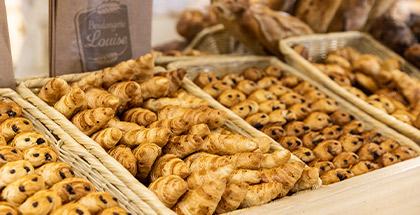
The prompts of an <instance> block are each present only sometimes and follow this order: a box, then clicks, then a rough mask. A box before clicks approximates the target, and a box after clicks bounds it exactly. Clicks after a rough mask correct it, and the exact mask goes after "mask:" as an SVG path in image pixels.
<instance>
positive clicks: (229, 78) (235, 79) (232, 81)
mask: <svg viewBox="0 0 420 215" xmlns="http://www.w3.org/2000/svg"><path fill="white" fill-rule="evenodd" d="M243 80H245V79H244V77H243V76H242V75H239V74H235V73H231V74H226V75H225V76H223V78H222V81H224V82H226V83H228V84H229V85H230V86H232V87H233V86H235V85H236V84H238V83H239V82H240V81H243Z"/></svg>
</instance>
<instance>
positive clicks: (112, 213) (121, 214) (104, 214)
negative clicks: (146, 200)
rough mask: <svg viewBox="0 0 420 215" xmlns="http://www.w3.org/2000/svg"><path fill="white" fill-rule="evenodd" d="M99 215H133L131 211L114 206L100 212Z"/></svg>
mask: <svg viewBox="0 0 420 215" xmlns="http://www.w3.org/2000/svg"><path fill="white" fill-rule="evenodd" d="M97 215H131V213H129V212H128V211H126V210H124V209H122V208H120V207H112V208H107V209H105V210H103V211H101V212H99V213H98V214H97Z"/></svg>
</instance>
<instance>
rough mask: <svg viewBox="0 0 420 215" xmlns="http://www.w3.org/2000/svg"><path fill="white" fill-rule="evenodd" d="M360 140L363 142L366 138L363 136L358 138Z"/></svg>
mask: <svg viewBox="0 0 420 215" xmlns="http://www.w3.org/2000/svg"><path fill="white" fill-rule="evenodd" d="M357 139H358V140H359V141H361V142H363V141H364V140H365V139H363V138H361V137H358V138H357Z"/></svg>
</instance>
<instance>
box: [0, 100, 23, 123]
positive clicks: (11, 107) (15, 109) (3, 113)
mask: <svg viewBox="0 0 420 215" xmlns="http://www.w3.org/2000/svg"><path fill="white" fill-rule="evenodd" d="M21 115H22V107H20V106H19V105H18V104H16V103H14V102H7V101H5V100H4V99H2V100H0V123H2V122H4V121H5V120H6V119H10V118H13V117H20V116H21Z"/></svg>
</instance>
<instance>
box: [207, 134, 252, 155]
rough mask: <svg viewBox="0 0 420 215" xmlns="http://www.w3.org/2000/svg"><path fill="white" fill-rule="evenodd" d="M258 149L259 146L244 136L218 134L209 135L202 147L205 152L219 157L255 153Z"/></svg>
mask: <svg viewBox="0 0 420 215" xmlns="http://www.w3.org/2000/svg"><path fill="white" fill-rule="evenodd" d="M256 149H258V144H257V143H255V142H254V141H252V140H249V139H247V138H246V137H244V136H241V135H223V134H217V133H213V134H210V135H208V136H207V137H206V138H205V139H204V141H203V145H202V150H203V151H205V152H208V153H212V154H219V155H226V154H230V155H233V154H236V153H240V152H253V151H255V150H256Z"/></svg>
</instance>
